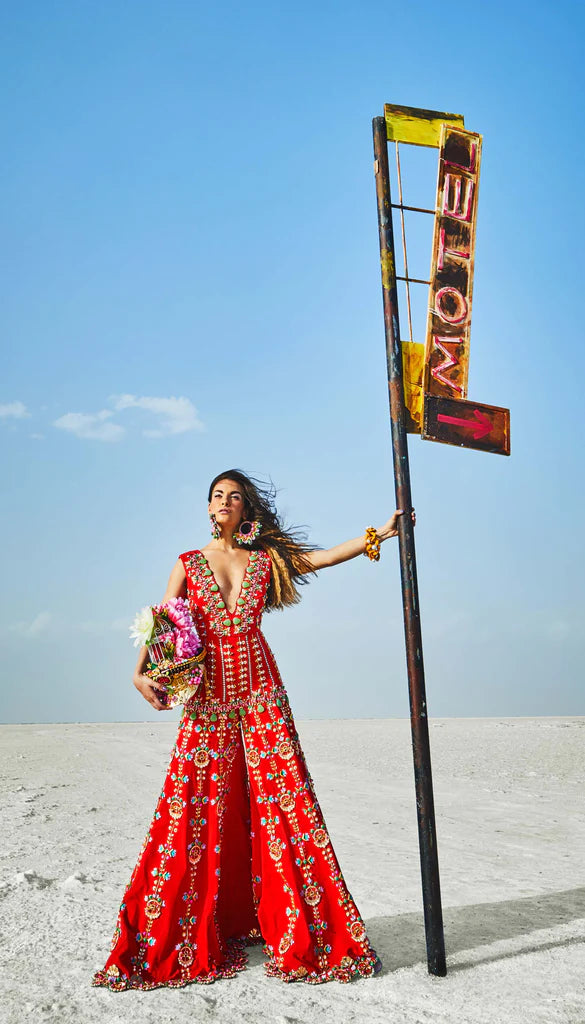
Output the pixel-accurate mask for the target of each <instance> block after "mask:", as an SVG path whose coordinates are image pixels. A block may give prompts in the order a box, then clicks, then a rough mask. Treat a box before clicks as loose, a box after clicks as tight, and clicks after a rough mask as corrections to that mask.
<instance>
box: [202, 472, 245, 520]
mask: <svg viewBox="0 0 585 1024" xmlns="http://www.w3.org/2000/svg"><path fill="white" fill-rule="evenodd" d="M208 509H209V512H210V513H213V515H214V516H215V518H216V519H217V522H218V523H219V525H220V526H224V525H227V526H228V527H229V528H230V530H231V531H232V532H233V531H235V530H237V528H238V526H239V525H240V523H241V522H242V519H243V518H244V493H243V491H242V488H241V487H240V485H239V484H237V483H236V481H235V480H229V479H226V480H218V481H217V483H216V485H215V487H214V488H213V490H212V492H211V501H210V502H209V505H208Z"/></svg>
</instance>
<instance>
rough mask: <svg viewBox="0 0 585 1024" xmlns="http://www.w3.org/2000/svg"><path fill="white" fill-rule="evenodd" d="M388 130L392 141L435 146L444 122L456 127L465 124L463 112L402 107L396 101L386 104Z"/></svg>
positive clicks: (385, 112)
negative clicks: (450, 112) (453, 112)
mask: <svg viewBox="0 0 585 1024" xmlns="http://www.w3.org/2000/svg"><path fill="white" fill-rule="evenodd" d="M384 117H385V118H386V131H387V133H388V140H389V141H390V142H410V143H411V144H412V145H413V146H435V147H437V146H438V145H439V142H440V136H441V128H442V126H443V125H444V124H449V125H452V126H453V127H454V128H463V127H464V125H465V122H464V119H463V114H447V113H444V112H442V111H440V110H423V109H422V108H419V107H401V106H398V105H397V104H396V103H385V104H384Z"/></svg>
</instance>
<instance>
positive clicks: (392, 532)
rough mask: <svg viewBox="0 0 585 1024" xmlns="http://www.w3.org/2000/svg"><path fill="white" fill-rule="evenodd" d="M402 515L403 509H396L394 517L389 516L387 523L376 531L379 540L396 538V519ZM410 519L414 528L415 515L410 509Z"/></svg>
mask: <svg viewBox="0 0 585 1024" xmlns="http://www.w3.org/2000/svg"><path fill="white" fill-rule="evenodd" d="M403 515H404V509H403V508H397V509H396V512H395V513H394V515H392V516H390V519H389V520H388V522H387V523H384V526H381V527H380V529H379V530H376V533H377V534H378V537H379V538H380V540H387V539H388V537H396V535H397V533H398V517H399V516H403ZM410 518H411V519H412V525H413V526H416V513H415V511H414V509H412V511H411V513H410Z"/></svg>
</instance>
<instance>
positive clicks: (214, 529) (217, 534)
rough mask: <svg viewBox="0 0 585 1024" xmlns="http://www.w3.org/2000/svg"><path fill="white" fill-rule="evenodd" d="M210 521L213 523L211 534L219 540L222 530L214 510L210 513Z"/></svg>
mask: <svg viewBox="0 0 585 1024" xmlns="http://www.w3.org/2000/svg"><path fill="white" fill-rule="evenodd" d="M209 522H210V523H211V536H212V537H213V539H214V540H219V538H220V537H221V530H220V528H219V523H218V521H217V519H216V518H215V516H214V514H213V512H210V513H209Z"/></svg>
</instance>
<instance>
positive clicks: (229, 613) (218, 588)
mask: <svg viewBox="0 0 585 1024" xmlns="http://www.w3.org/2000/svg"><path fill="white" fill-rule="evenodd" d="M199 554H200V555H201V556H202V557H203V558H204V560H205V564H206V566H207V568H208V569H209V571H210V573H211V575H212V577H213V582H214V583H215V585H216V587H217V590H218V593H219V594H220V596H221V599H222V601H223V603H224V605H225V611H226V612H227V614H228V615H229V616H230V618H231V617H232V615H235V614H236V612H237V610H238V601H239V600H240V598H241V596H242V590H243V589H244V580H245V579H246V574H247V572H248V569H249V568H250V561H251V558H252V552H251V551H250V554H249V555H248V561H247V562H246V565H245V568H244V573H243V576H242V579H241V582H240V589H239V591H238V594H237V597H236V604H235V607H234V609H233V611H230V610H229V608H228V604H227V601H226V599H225V597H224V595H223V591H222V589H221V587H220V585H219V580H218V578H217V576H216V575H215V573H214V571H213V567H212V566H211V565H210V563H209V559H208V558H207V555H206V554H205V553H204V552H203V551H201V550H200V551H199Z"/></svg>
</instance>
